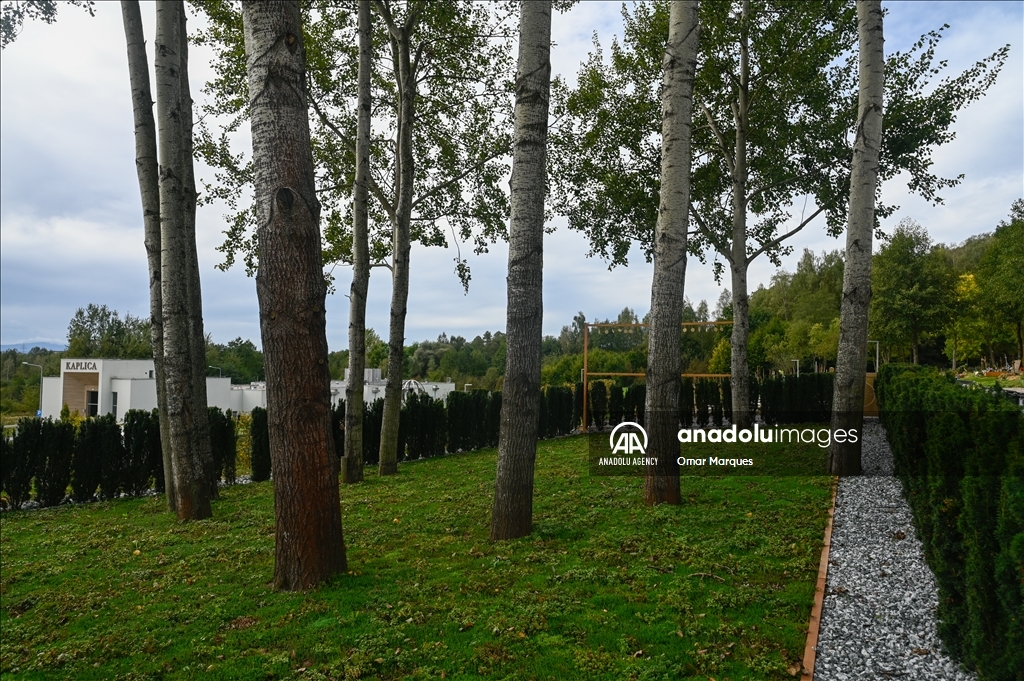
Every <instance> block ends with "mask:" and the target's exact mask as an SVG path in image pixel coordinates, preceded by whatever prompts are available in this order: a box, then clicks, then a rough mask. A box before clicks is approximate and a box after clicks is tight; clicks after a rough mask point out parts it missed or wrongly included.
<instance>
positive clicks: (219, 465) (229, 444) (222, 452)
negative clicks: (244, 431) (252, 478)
mask: <svg viewBox="0 0 1024 681" xmlns="http://www.w3.org/2000/svg"><path fill="white" fill-rule="evenodd" d="M208 413H209V423H210V454H211V455H212V457H213V461H212V464H213V465H212V471H211V476H212V482H213V484H215V485H216V484H217V483H218V482H219V481H220V480H221V478H223V479H224V480H225V481H226V482H227V483H228V484H234V482H235V455H236V451H237V441H236V436H235V419H234V418H232V415H231V410H230V409H228V411H227V413H225V412H222V411H221V410H220V408H219V407H209V412H208Z"/></svg>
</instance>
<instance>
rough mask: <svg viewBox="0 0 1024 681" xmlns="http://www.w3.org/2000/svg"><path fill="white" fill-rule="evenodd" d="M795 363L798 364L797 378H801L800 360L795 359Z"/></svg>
mask: <svg viewBox="0 0 1024 681" xmlns="http://www.w3.org/2000/svg"><path fill="white" fill-rule="evenodd" d="M793 364H795V365H796V375H797V378H799V377H800V360H798V359H794V360H793Z"/></svg>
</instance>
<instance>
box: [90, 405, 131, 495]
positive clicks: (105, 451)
mask: <svg viewBox="0 0 1024 681" xmlns="http://www.w3.org/2000/svg"><path fill="white" fill-rule="evenodd" d="M93 420H94V421H95V422H96V427H97V428H98V430H99V435H98V439H99V455H100V493H101V494H102V495H103V498H105V499H113V498H115V497H117V495H118V493H119V492H120V491H121V488H122V487H123V486H124V477H125V472H126V471H125V468H126V458H127V457H126V456H125V451H124V440H123V439H122V437H121V426H120V425H118V423H117V418H116V417H115V416H114V415H113V414H105V415H103V416H99V417H96V418H95V419H93Z"/></svg>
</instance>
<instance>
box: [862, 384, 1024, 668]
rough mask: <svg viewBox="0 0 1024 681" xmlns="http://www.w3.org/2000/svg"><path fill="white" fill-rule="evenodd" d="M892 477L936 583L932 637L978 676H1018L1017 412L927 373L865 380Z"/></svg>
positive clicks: (1022, 633) (1021, 590) (1023, 464)
mask: <svg viewBox="0 0 1024 681" xmlns="http://www.w3.org/2000/svg"><path fill="white" fill-rule="evenodd" d="M875 386H876V395H877V397H878V402H879V407H880V417H881V420H882V423H883V424H884V425H885V428H886V434H887V436H888V438H889V442H890V444H891V446H892V450H893V458H894V464H895V472H896V475H897V476H898V477H899V479H900V482H901V483H902V486H903V491H904V494H905V495H906V497H907V501H908V503H909V504H910V507H911V510H912V511H913V514H914V523H915V526H916V528H917V532H918V535H919V537H920V538H921V541H922V544H923V547H924V553H925V557H926V559H927V560H928V564H929V565H930V566H931V568H932V570H933V572H934V573H935V577H936V581H937V582H938V586H939V607H938V612H937V615H938V617H939V635H940V636H941V637H942V639H943V642H944V643H945V646H946V648H947V649H948V650H949V651H950V653H951V654H953V655H954V656H955V657H956V658H958V659H959V660H960V661H962V662H963V663H964V664H965V665H967V666H968V667H970V668H973V669H975V670H977V671H978V673H979V675H980V676H981V677H982V678H984V679H994V680H996V681H1004V680H1005V681H1009V680H1010V679H1017V678H1019V674H1020V672H1021V670H1024V579H1022V576H1024V446H1022V441H1024V413H1021V411H1020V410H1019V408H1017V407H1016V406H1015V405H1013V404H1011V403H1009V402H1007V401H1006V400H1003V399H1002V398H1001V397H1000V396H999V395H997V394H995V393H994V392H990V391H988V390H984V389H971V388H967V387H963V386H959V385H957V384H956V383H955V382H954V381H953V379H952V378H951V377H948V376H946V375H943V374H940V373H938V372H936V371H934V370H929V369H924V368H922V367H914V366H906V365H892V364H890V365H886V366H884V367H882V368H881V370H880V371H879V374H878V377H877V379H876V381H875Z"/></svg>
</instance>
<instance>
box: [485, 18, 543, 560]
mask: <svg viewBox="0 0 1024 681" xmlns="http://www.w3.org/2000/svg"><path fill="white" fill-rule="evenodd" d="M515 85H516V103H515V141H514V147H513V156H512V178H511V180H510V182H509V187H510V190H511V195H512V205H511V219H510V221H509V248H508V309H507V312H506V314H507V327H506V332H507V337H506V340H507V348H508V354H507V357H506V364H505V383H504V387H503V389H502V404H501V426H500V432H499V436H498V470H497V479H496V481H495V489H494V507H493V510H492V513H491V540H492V541H497V540H502V539H514V538H516V537H523V536H526V535H528V534H530V532H531V531H532V530H533V473H534V463H535V460H536V455H537V426H538V416H539V410H540V359H541V322H542V319H543V316H544V297H543V287H542V283H543V270H544V198H545V182H546V180H547V173H546V167H547V134H548V108H549V99H550V97H549V95H550V90H551V2H550V1H545V2H540V1H533V2H523V3H521V5H520V19H519V65H518V69H517V72H516V83H515Z"/></svg>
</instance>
